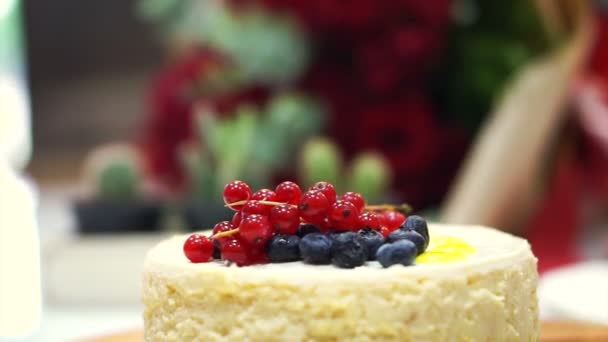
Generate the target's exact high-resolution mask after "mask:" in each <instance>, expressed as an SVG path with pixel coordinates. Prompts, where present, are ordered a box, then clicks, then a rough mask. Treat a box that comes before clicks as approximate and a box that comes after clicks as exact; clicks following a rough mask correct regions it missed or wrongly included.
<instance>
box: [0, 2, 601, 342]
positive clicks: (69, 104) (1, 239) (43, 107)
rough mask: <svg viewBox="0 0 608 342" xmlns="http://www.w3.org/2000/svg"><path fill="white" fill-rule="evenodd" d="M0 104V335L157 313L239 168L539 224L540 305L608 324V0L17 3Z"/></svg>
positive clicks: (2, 58)
mask: <svg viewBox="0 0 608 342" xmlns="http://www.w3.org/2000/svg"><path fill="white" fill-rule="evenodd" d="M0 120H2V121H1V122H0V143H1V145H2V146H0V151H1V152H2V168H1V169H2V170H0V181H1V182H2V184H4V185H3V189H8V190H6V191H4V194H2V195H0V206H1V208H0V214H1V215H0V216H2V218H0V339H1V338H2V337H4V336H6V337H10V336H13V338H16V337H14V336H22V337H21V338H20V339H19V340H21V339H24V340H34V341H36V340H40V341H65V340H73V339H79V338H87V337H92V336H95V335H98V334H107V333H111V332H114V331H121V330H127V329H137V328H138V327H141V325H142V322H141V318H140V312H141V307H140V304H139V292H140V290H139V289H140V284H139V282H140V272H141V268H142V263H143V258H144V255H145V252H146V250H147V249H149V248H150V247H151V246H153V245H154V244H155V243H157V242H158V241H159V240H161V239H162V238H163V237H165V236H167V235H170V234H175V233H178V232H190V231H194V230H200V229H203V228H206V227H211V226H212V225H213V224H214V223H215V222H218V221H220V220H224V219H227V218H229V217H230V215H231V213H230V212H229V211H228V210H226V209H225V208H223V202H222V199H221V191H222V189H223V185H224V184H225V183H227V182H228V181H230V180H233V179H242V180H244V181H247V182H248V183H249V184H251V185H252V187H254V188H256V189H259V188H270V189H273V188H274V186H275V185H276V184H277V183H278V182H280V181H282V180H293V181H296V182H298V183H299V184H301V185H302V186H303V187H308V186H309V185H311V184H313V183H314V182H315V181H318V180H327V181H330V182H332V183H334V184H336V186H337V188H338V191H339V192H344V191H358V192H361V193H363V194H364V195H365V197H366V198H367V199H368V200H369V201H370V202H374V203H386V202H391V203H408V204H410V205H412V206H413V207H414V208H415V210H416V211H417V212H420V213H422V214H423V215H426V216H428V217H430V218H431V219H432V220H434V221H443V222H449V223H463V224H484V225H490V226H493V227H497V228H499V229H502V230H505V231H509V232H511V233H513V234H517V235H520V236H523V237H526V238H527V239H528V240H529V241H530V242H531V244H532V248H533V250H534V252H535V254H536V255H537V256H538V257H539V270H540V271H541V275H542V279H541V288H539V295H540V299H541V309H542V315H543V318H544V319H557V318H560V319H570V320H577V321H587V322H591V321H592V322H596V323H603V324H608V295H607V292H606V291H605V289H606V287H607V286H608V263H607V261H606V260H607V259H608V2H606V1H599V0H598V1H583V0H581V1H567V0H563V1H553V0H535V1H530V0H514V1H509V2H508V3H505V2H498V1H481V0H438V1H432V2H431V1H427V2H422V1H413V0H386V1H381V2H380V1H372V0H357V1H353V2H347V1H340V0H307V1H300V0H238V1H237V0H224V1H223V0H129V1H125V0H106V1H103V2H82V1H75V0H55V1H52V2H48V1H47V2H45V1H22V0H0ZM14 260H21V262H20V263H15V262H14ZM26 284H27V286H26ZM582 288H585V290H581V289H582ZM564 294H568V296H564ZM564 297H568V298H567V300H564ZM7 303H8V304H7ZM16 308H19V309H18V312H19V313H20V314H15V312H16V311H15V310H17V309H16ZM39 316H40V317H39Z"/></svg>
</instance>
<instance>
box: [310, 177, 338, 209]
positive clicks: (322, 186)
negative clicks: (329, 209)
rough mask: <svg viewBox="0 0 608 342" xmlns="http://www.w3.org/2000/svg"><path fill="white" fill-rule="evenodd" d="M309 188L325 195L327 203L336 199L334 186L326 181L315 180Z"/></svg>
mask: <svg viewBox="0 0 608 342" xmlns="http://www.w3.org/2000/svg"><path fill="white" fill-rule="evenodd" d="M309 190H319V191H321V192H322V193H323V195H325V197H327V200H328V201H329V203H330V204H331V203H334V202H335V201H336V188H335V187H334V186H333V185H332V184H331V183H328V182H316V183H315V184H314V185H313V186H311V187H310V189H309Z"/></svg>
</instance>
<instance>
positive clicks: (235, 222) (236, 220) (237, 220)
mask: <svg viewBox="0 0 608 342" xmlns="http://www.w3.org/2000/svg"><path fill="white" fill-rule="evenodd" d="M242 215H243V214H241V212H240V211H237V212H236V213H234V215H232V221H230V223H232V226H234V227H238V226H240V225H241V219H242V218H243V216H242ZM214 234H215V233H214Z"/></svg>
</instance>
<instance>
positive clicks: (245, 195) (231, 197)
mask: <svg viewBox="0 0 608 342" xmlns="http://www.w3.org/2000/svg"><path fill="white" fill-rule="evenodd" d="M250 197H251V188H250V187H249V185H247V183H245V182H243V181H240V180H235V181H232V182H230V183H228V184H226V186H225V187H224V203H226V204H230V203H234V202H239V201H243V200H248V199H249V198H250ZM242 207H243V206H242V205H233V206H230V209H232V210H241V208H242Z"/></svg>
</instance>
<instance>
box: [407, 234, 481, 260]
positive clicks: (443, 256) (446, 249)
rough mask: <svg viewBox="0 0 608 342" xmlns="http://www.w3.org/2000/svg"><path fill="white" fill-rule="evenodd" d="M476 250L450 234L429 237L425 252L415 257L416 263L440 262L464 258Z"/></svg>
mask: <svg viewBox="0 0 608 342" xmlns="http://www.w3.org/2000/svg"><path fill="white" fill-rule="evenodd" d="M476 251H477V250H476V249H475V248H474V247H473V246H471V245H469V244H468V243H466V242H465V241H464V240H461V239H459V238H455V237H451V236H438V237H434V238H433V237H431V242H430V244H429V247H428V248H427V250H426V252H424V253H422V254H420V255H419V256H418V257H417V258H416V263H417V264H441V263H449V262H456V261H463V260H466V259H467V258H468V257H469V256H470V255H472V254H474V253H475V252H476Z"/></svg>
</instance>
